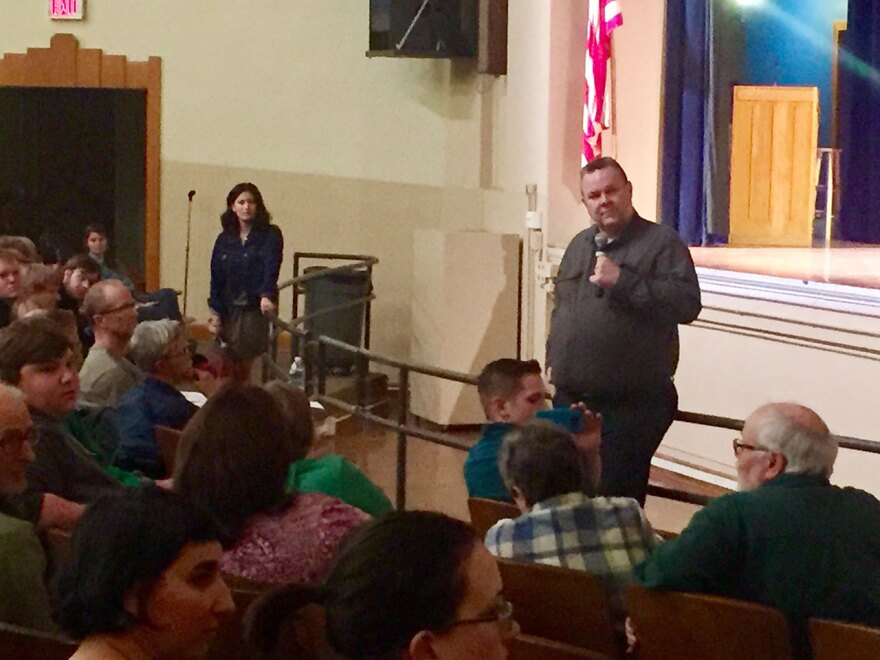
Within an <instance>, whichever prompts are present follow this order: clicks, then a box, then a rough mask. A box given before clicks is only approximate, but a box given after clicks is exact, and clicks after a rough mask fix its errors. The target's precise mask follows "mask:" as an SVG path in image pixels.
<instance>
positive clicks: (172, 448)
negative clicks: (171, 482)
mask: <svg viewBox="0 0 880 660" xmlns="http://www.w3.org/2000/svg"><path fill="white" fill-rule="evenodd" d="M153 428H154V429H155V430H156V443H157V444H158V445H159V455H160V456H161V457H162V462H163V463H164V464H165V476H167V477H170V476H171V475H172V474H174V462H175V460H176V458H177V445H178V444H180V436H181V435H183V432H182V431H178V430H177V429H173V428H171V427H170V426H161V425H158V424H157V425H156V426H154V427H153Z"/></svg>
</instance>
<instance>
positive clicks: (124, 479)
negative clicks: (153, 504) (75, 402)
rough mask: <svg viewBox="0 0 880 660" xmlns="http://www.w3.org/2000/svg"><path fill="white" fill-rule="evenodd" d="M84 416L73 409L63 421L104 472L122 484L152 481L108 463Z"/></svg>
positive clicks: (133, 485)
mask: <svg viewBox="0 0 880 660" xmlns="http://www.w3.org/2000/svg"><path fill="white" fill-rule="evenodd" d="M86 416H87V413H83V412H81V411H78V410H74V411H73V412H71V413H70V414H69V415H68V416H67V417H65V418H64V422H63V423H64V426H65V427H66V428H67V430H68V431H70V434H71V435H72V436H73V437H74V438H76V440H77V442H79V444H80V445H82V446H83V448H85V449H86V450H87V451H88V452H89V453H91V454H92V456H94V457H95V459H96V460H97V461H98V463H99V465H100V466H101V469H102V470H103V471H104V472H105V473H107V474H108V475H109V476H111V477H113V479H115V480H116V481H118V482H119V483H121V484H122V485H123V486H131V487H137V486H141V485H143V484H144V483H145V482H149V481H152V480H151V479H148V478H147V477H144V476H143V475H140V474H137V473H135V472H129V471H128V470H123V469H122V468H118V467H116V466H114V465H110V464H109V459H108V456H107V453H106V451H105V450H104V448H103V447H102V446H101V442H100V441H99V439H98V433H96V432H95V431H94V430H93V429H91V428H90V427H89V424H88V422H87V421H86Z"/></svg>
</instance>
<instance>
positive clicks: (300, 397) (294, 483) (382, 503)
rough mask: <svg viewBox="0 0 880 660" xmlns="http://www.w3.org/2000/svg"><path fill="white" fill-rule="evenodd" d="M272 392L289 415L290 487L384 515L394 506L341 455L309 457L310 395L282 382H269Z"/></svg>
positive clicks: (267, 387)
mask: <svg viewBox="0 0 880 660" xmlns="http://www.w3.org/2000/svg"><path fill="white" fill-rule="evenodd" d="M264 387H265V390H266V391H267V392H268V393H269V394H271V395H272V397H273V398H274V399H275V401H276V403H277V404H278V405H279V406H280V407H281V410H282V412H283V413H284V415H285V417H286V418H287V423H288V427H289V429H290V430H289V435H290V443H291V447H292V448H293V462H292V463H291V464H290V468H289V469H288V472H287V490H288V491H289V492H299V493H324V494H325V495H330V496H332V497H338V498H339V499H340V500H342V501H343V502H346V503H348V504H351V505H352V506H356V507H357V508H359V509H361V510H362V511H366V512H367V513H369V514H370V515H371V516H381V515H383V514H385V513H388V512H389V511H391V510H392V509H393V508H394V507H393V506H392V505H391V501H390V500H389V499H388V497H387V496H386V495H385V493H383V492H382V489H381V488H379V487H378V486H377V485H376V484H374V483H373V482H372V481H370V478H369V477H368V476H367V475H365V474H364V473H363V472H361V470H360V469H359V468H358V467H357V466H356V465H354V464H353V463H351V462H350V461H348V460H346V459H345V458H344V457H342V456H340V455H339V454H326V455H324V456H320V457H310V456H309V450H310V449H311V448H312V443H313V441H314V436H315V428H314V424H313V423H312V410H311V406H310V404H309V398H308V396H307V395H306V393H305V392H303V391H302V390H301V389H299V388H298V387H294V386H293V385H289V384H287V383H285V382H283V381H280V380H275V381H272V382H270V383H267V384H266V385H265V386H264Z"/></svg>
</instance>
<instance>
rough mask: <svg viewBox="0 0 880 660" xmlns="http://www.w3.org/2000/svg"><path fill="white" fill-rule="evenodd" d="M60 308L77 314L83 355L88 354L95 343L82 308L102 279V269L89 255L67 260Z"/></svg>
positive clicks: (79, 255)
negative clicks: (88, 294)
mask: <svg viewBox="0 0 880 660" xmlns="http://www.w3.org/2000/svg"><path fill="white" fill-rule="evenodd" d="M62 272H63V275H62V280H61V284H62V286H61V290H60V292H59V293H60V298H59V300H58V307H60V308H61V309H69V310H70V311H71V312H73V313H74V314H76V323H77V329H78V332H79V341H80V343H81V344H82V348H83V353H85V354H88V352H89V349H90V348H91V347H92V344H93V343H94V341H95V338H94V335H93V334H92V328H91V325H90V323H89V320H88V319H87V318H86V316H85V315H84V314H82V313H81V310H80V306H81V305H82V301H83V299H84V298H85V297H86V293H88V290H89V289H90V288H92V286H93V285H94V284H96V283H97V282H98V280H100V279H101V268H100V266H98V264H97V263H95V262H94V261H93V260H92V259H91V258H89V255H87V254H77V255H74V256H72V257H71V258H70V259H68V260H67V263H65V264H64V268H63V269H62Z"/></svg>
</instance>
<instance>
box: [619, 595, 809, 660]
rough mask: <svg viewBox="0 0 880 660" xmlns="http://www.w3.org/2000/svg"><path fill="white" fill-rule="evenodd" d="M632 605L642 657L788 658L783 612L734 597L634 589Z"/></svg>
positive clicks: (647, 659)
mask: <svg viewBox="0 0 880 660" xmlns="http://www.w3.org/2000/svg"><path fill="white" fill-rule="evenodd" d="M627 605H628V611H629V616H630V618H631V619H632V624H633V628H634V630H635V635H636V638H637V639H638V640H639V645H638V653H639V660H658V659H662V660H668V659H670V658H714V659H715V660H742V659H743V658H746V659H748V660H788V659H790V658H791V657H792V651H791V642H790V637H789V631H788V623H787V622H786V620H785V617H784V616H783V615H782V613H781V612H778V611H777V610H774V609H772V608H770V607H765V606H763V605H758V604H756V603H746V602H743V601H738V600H733V599H730V598H721V597H718V596H707V595H704V594H688V593H679V592H672V591H656V590H651V589H645V588H644V587H638V586H635V587H631V588H630V590H629V593H628V598H627Z"/></svg>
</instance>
